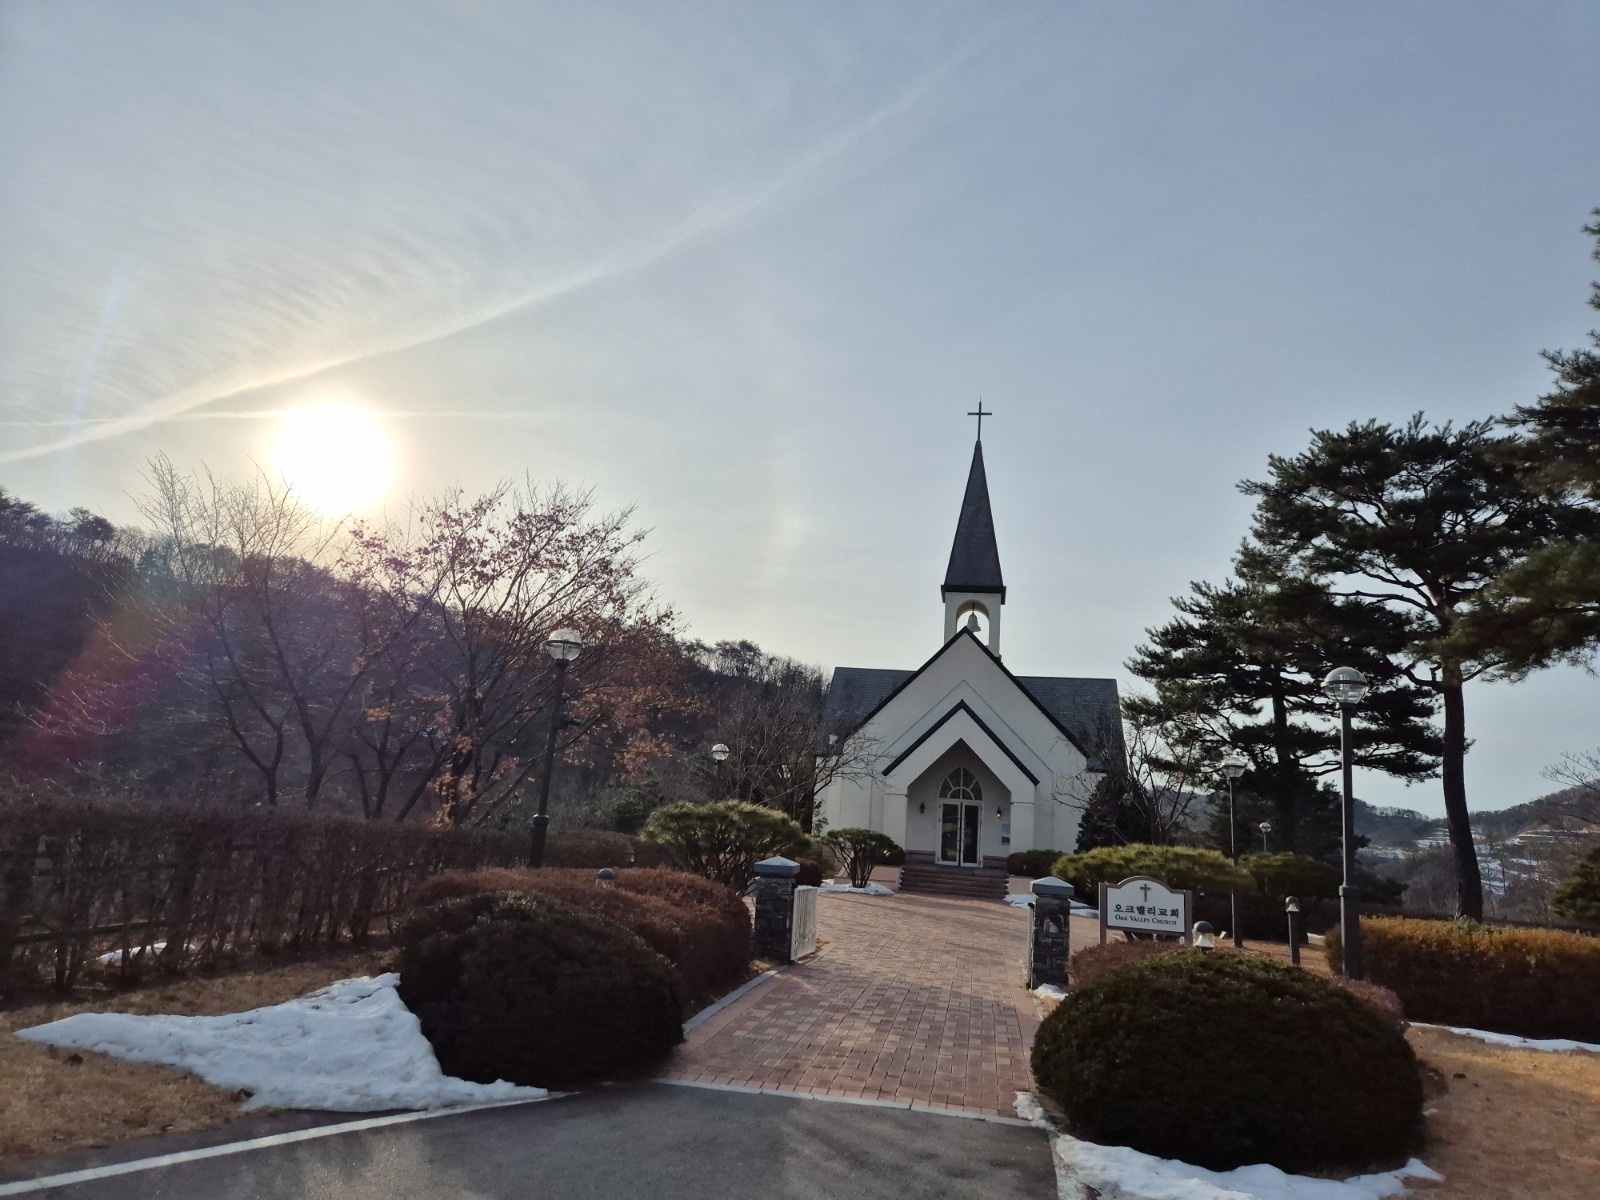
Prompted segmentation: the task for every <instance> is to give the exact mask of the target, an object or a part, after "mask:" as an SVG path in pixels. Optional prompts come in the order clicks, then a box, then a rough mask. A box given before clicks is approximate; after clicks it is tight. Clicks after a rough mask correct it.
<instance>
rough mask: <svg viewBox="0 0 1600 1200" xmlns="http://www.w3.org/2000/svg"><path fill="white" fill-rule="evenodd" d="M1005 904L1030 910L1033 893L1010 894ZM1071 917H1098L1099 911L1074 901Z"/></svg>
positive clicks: (1079, 901) (1081, 902)
mask: <svg viewBox="0 0 1600 1200" xmlns="http://www.w3.org/2000/svg"><path fill="white" fill-rule="evenodd" d="M1006 903H1007V904H1009V905H1011V907H1012V908H1032V907H1033V893H1031V892H1012V893H1011V894H1010V895H1008V896H1007V897H1006ZM1072 915H1073V916H1075V917H1098V916H1099V915H1100V910H1099V909H1097V908H1094V907H1093V906H1091V905H1088V904H1085V903H1084V902H1083V901H1082V900H1074V901H1073V902H1072Z"/></svg>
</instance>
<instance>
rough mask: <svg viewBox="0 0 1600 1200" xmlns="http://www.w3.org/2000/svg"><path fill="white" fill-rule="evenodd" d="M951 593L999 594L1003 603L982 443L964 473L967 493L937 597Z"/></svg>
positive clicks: (998, 559) (1001, 581) (973, 451)
mask: <svg viewBox="0 0 1600 1200" xmlns="http://www.w3.org/2000/svg"><path fill="white" fill-rule="evenodd" d="M951 592H999V593H1000V602H1001V603H1002V604H1003V603H1005V598H1006V585H1005V580H1003V579H1002V578H1001V577H1000V547H999V546H997V545H995V540H994V514H993V513H992V512H990V511H989V478H988V476H987V475H985V474H984V471H983V443H982V442H978V443H976V444H975V445H974V446H973V447H972V469H971V470H970V471H968V472H967V491H966V494H965V495H964V496H962V497H961V515H960V516H959V517H958V518H957V519H956V540H955V542H954V543H953V544H952V545H951V547H950V565H949V567H947V568H946V569H945V573H944V586H943V587H941V588H940V589H939V596H940V598H941V599H942V598H943V597H945V596H947V595H949V594H950V593H951Z"/></svg>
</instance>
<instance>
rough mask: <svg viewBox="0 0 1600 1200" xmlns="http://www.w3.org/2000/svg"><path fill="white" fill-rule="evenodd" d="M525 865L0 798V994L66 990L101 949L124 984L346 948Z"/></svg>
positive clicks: (314, 819)
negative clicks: (423, 890) (444, 887)
mask: <svg viewBox="0 0 1600 1200" xmlns="http://www.w3.org/2000/svg"><path fill="white" fill-rule="evenodd" d="M526 853H527V839H526V838H525V837H522V836H519V835H512V834H503V833H485V832H478V831H469V830H438V829H432V828H428V827H426V826H422V825H398V824H394V823H391V822H384V821H361V820H355V819H351V818H346V817H325V816H308V815H304V814H301V813H296V812H291V811H286V810H277V811H274V810H268V809H236V808H220V807H199V808H196V807H177V806H166V805H159V806H158V805H146V804H119V803H112V802H107V801H77V800H63V799H59V798H56V797H46V796H41V795H37V794H29V793H28V792H26V791H22V790H18V789H14V788H11V787H7V788H4V789H0V994H4V993H6V992H7V991H9V990H11V989H13V988H17V987H26V986H33V985H35V984H38V983H40V982H43V981H45V980H49V982H51V983H52V984H53V985H54V986H55V987H56V988H58V989H61V990H67V989H70V988H71V987H73V986H74V984H76V983H77V981H78V979H79V977H80V975H81V974H82V972H83V970H84V967H85V964H86V963H88V962H89V961H90V960H91V956H92V955H94V954H97V953H101V952H104V951H108V950H121V951H123V954H122V958H121V962H122V964H123V965H122V966H121V967H120V968H115V970H117V972H118V974H119V975H120V976H121V977H123V978H124V979H127V978H131V977H132V976H134V975H135V974H136V973H137V972H138V971H139V970H140V969H141V968H143V967H146V966H147V965H148V964H152V963H153V964H155V965H156V966H157V967H158V968H159V969H161V970H166V971H176V970H182V969H184V968H187V967H189V966H195V965H198V966H209V965H212V964H214V963H216V962H217V961H218V960H219V959H221V958H222V957H223V956H225V955H227V954H230V953H233V952H235V951H238V950H245V949H254V950H261V951H265V952H273V951H278V950H283V949H294V948H297V947H301V946H305V945H310V944H315V943H319V942H333V941H338V940H340V939H342V938H349V939H351V940H353V941H361V940H363V939H365V938H366V937H367V936H368V935H369V933H370V932H371V931H372V930H373V929H374V928H386V921H387V918H388V915H389V914H390V913H398V912H400V911H402V910H403V909H405V908H406V907H407V905H408V904H409V902H410V898H411V895H412V893H413V892H414V891H415V889H416V888H417V887H418V885H420V884H421V883H422V881H423V880H425V879H427V878H428V877H429V876H430V875H433V874H435V873H436V872H438V871H441V870H448V869H451V868H472V867H477V866H483V865H486V864H502V863H514V862H518V861H520V860H521V859H522V857H523V856H524V855H525V854H526ZM157 943H165V948H164V949H162V950H161V951H159V952H154V951H152V950H151V947H153V946H155V945H156V944H157ZM140 951H144V953H140Z"/></svg>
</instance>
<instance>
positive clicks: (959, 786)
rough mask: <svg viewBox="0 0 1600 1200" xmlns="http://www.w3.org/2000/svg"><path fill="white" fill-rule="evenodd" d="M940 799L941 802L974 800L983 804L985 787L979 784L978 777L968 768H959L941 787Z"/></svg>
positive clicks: (948, 776)
mask: <svg viewBox="0 0 1600 1200" xmlns="http://www.w3.org/2000/svg"><path fill="white" fill-rule="evenodd" d="M939 799H941V800H974V801H976V802H977V803H979V804H982V803H983V785H982V784H980V783H979V782H978V777H977V776H976V775H974V774H973V773H972V772H971V771H969V770H967V768H966V767H957V768H956V769H955V770H954V771H951V772H950V774H948V775H947V776H945V780H944V782H943V783H942V784H940V785H939Z"/></svg>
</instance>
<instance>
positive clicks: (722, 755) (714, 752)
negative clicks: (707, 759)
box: [711, 742, 733, 800]
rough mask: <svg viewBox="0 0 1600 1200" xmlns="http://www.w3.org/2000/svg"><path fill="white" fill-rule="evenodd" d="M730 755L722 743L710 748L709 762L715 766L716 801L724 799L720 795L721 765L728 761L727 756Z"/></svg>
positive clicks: (729, 751)
mask: <svg viewBox="0 0 1600 1200" xmlns="http://www.w3.org/2000/svg"><path fill="white" fill-rule="evenodd" d="M731 753H733V752H732V751H731V750H729V749H728V747H727V746H726V745H724V744H723V743H722V742H718V743H717V744H716V745H715V746H713V747H711V761H712V763H713V764H714V765H715V771H716V777H717V795H716V799H718V800H722V799H725V798H726V797H724V796H723V794H722V764H723V763H725V762H727V761H728V755H729V754H731Z"/></svg>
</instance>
